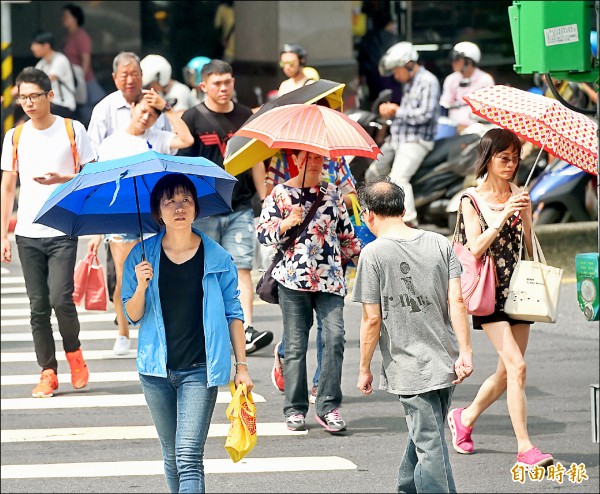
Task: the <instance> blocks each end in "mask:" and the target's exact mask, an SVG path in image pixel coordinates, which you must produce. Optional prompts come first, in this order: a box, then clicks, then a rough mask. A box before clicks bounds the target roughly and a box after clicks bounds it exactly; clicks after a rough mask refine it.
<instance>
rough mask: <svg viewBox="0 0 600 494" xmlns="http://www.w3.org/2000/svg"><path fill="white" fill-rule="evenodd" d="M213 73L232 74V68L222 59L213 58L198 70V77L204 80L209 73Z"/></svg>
mask: <svg viewBox="0 0 600 494" xmlns="http://www.w3.org/2000/svg"><path fill="white" fill-rule="evenodd" d="M213 74H219V75H220V74H231V75H233V69H232V68H231V65H229V64H228V63H227V62H225V61H224V60H218V59H216V58H215V59H213V60H211V61H210V62H208V63H206V64H204V66H203V67H202V70H200V77H201V78H202V80H203V81H205V80H206V79H207V78H208V76H209V75H213Z"/></svg>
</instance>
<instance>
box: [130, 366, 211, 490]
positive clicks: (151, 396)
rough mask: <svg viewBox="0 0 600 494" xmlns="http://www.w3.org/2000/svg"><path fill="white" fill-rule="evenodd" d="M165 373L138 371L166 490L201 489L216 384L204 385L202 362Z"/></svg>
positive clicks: (204, 367) (204, 370)
mask: <svg viewBox="0 0 600 494" xmlns="http://www.w3.org/2000/svg"><path fill="white" fill-rule="evenodd" d="M167 374H168V377H166V378H164V377H155V376H146V375H143V374H140V381H141V383H142V391H143V392H144V397H145V398H146V403H147V404H148V408H149V409H150V414H151V415H152V421H153V422H154V426H155V427H156V431H157V432H158V437H159V439H160V447H161V449H162V454H163V460H164V462H165V477H166V479H167V487H168V488H169V491H170V492H204V491H205V489H204V462H203V459H204V444H205V443H206V437H207V436H208V428H209V426H210V421H211V418H212V414H213V410H214V408H215V403H216V402H217V393H218V390H219V388H218V387H217V386H213V387H210V388H208V387H207V386H206V365H199V366H198V367H193V368H191V369H185V370H171V369H167Z"/></svg>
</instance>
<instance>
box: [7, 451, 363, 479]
mask: <svg viewBox="0 0 600 494" xmlns="http://www.w3.org/2000/svg"><path fill="white" fill-rule="evenodd" d="M356 468H357V466H356V464H355V463H353V462H351V461H350V460H346V459H345V458H341V457H339V456H297V457H295V456H287V457H269V458H253V457H249V458H248V457H247V458H244V459H243V460H240V461H239V462H237V463H233V462H232V461H231V460H230V459H229V458H227V459H205V460H204V472H205V473H206V474H209V475H210V474H218V473H221V474H223V473H224V474H232V473H261V472H262V473H265V472H306V471H323V470H356ZM147 475H161V476H162V475H164V463H163V461H162V460H157V461H119V462H108V461H106V462H89V463H51V464H46V465H44V464H39V465H2V479H3V480H5V479H48V478H80V477H126V476H147Z"/></svg>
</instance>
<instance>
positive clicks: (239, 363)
mask: <svg viewBox="0 0 600 494" xmlns="http://www.w3.org/2000/svg"><path fill="white" fill-rule="evenodd" d="M233 365H235V366H236V367H237V366H238V365H245V366H246V367H248V363H247V362H234V363H233Z"/></svg>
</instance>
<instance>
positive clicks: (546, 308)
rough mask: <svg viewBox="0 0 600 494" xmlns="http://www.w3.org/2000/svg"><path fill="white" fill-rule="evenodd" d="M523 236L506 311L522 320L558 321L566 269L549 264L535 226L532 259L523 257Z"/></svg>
mask: <svg viewBox="0 0 600 494" xmlns="http://www.w3.org/2000/svg"><path fill="white" fill-rule="evenodd" d="M523 237H524V235H523V236H521V242H520V245H519V261H518V262H517V265H516V266H515V270H514V272H513V274H512V277H511V278H510V284H509V286H508V297H507V298H506V303H505V304H504V312H505V313H506V314H508V315H509V316H510V317H512V318H514V319H518V320H522V321H536V322H556V317H557V309H558V298H559V295H560V284H561V279H562V275H563V270H562V269H560V268H555V267H553V266H548V264H546V258H545V257H544V253H543V252H542V247H541V246H540V243H539V241H538V239H537V237H536V235H535V233H534V231H533V228H532V229H531V238H532V243H533V261H532V260H525V259H521V255H522V250H523ZM526 251H527V249H526Z"/></svg>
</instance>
